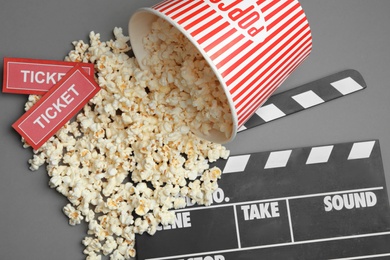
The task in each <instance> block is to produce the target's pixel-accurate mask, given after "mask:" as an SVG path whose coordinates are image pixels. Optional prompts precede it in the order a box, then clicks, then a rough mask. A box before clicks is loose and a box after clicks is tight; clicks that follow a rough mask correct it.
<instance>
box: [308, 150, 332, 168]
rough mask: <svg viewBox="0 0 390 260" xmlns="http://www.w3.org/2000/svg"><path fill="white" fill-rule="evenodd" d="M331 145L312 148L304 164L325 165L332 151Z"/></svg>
mask: <svg viewBox="0 0 390 260" xmlns="http://www.w3.org/2000/svg"><path fill="white" fill-rule="evenodd" d="M333 147H334V146H333V145H329V146H322V147H313V148H312V149H311V151H310V154H309V157H308V158H307V161H306V164H316V163H326V162H328V160H329V157H330V154H331V153H332V150H333Z"/></svg>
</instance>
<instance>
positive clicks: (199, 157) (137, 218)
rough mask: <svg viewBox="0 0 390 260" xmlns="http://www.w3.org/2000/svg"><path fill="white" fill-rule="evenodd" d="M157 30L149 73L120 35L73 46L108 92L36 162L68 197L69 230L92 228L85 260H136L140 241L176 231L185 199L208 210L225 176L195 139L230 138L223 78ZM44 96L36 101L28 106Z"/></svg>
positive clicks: (36, 155) (213, 154)
mask: <svg viewBox="0 0 390 260" xmlns="http://www.w3.org/2000/svg"><path fill="white" fill-rule="evenodd" d="M159 23H160V21H159V22H157V23H155V24H153V28H154V31H153V33H151V34H150V35H149V36H148V37H147V39H145V41H144V42H145V46H146V48H148V49H149V50H150V55H151V56H150V59H149V60H148V61H146V62H147V63H148V65H150V66H151V68H153V69H151V70H150V71H148V70H141V69H140V68H139V66H138V63H137V61H136V60H135V58H133V57H129V56H128V55H127V54H126V52H128V51H129V50H130V46H129V43H128V40H129V38H128V37H127V36H124V35H123V33H122V29H121V28H115V29H114V36H115V39H114V40H109V41H107V42H102V41H101V40H100V34H98V33H95V32H91V33H90V35H89V37H90V43H89V44H86V43H84V42H83V41H75V42H73V45H74V50H72V51H70V52H69V54H68V56H67V57H65V60H69V61H79V62H81V61H82V62H91V63H94V64H95V70H96V75H95V79H96V81H97V82H98V83H99V85H100V87H101V88H102V89H101V91H100V92H99V93H98V94H97V95H96V96H94V97H93V98H92V99H91V100H90V101H89V103H88V104H87V105H86V106H85V107H84V108H83V110H82V111H81V112H80V113H79V114H78V115H77V116H76V117H75V118H74V119H73V120H72V121H71V122H69V123H67V124H66V125H65V126H64V127H62V128H61V129H60V130H59V131H58V132H57V133H56V134H55V135H54V136H53V137H52V138H50V139H49V140H48V141H47V142H46V143H45V144H44V145H43V146H41V148H39V149H38V150H34V151H33V156H32V158H31V159H30V160H29V164H30V169H31V170H37V169H38V168H39V167H41V166H42V165H44V164H46V170H47V172H48V175H49V177H50V180H49V186H50V187H51V188H55V189H56V190H57V191H58V192H59V193H61V194H63V195H64V196H66V197H67V199H68V201H69V203H68V204H67V205H65V206H64V208H63V212H64V214H65V215H66V216H67V217H68V218H69V224H70V225H77V224H80V223H81V222H82V221H85V222H86V223H87V224H88V231H87V234H88V236H87V237H86V238H85V239H84V240H83V241H82V243H83V245H84V246H85V249H84V254H85V255H86V259H90V260H95V259H101V255H109V256H110V259H131V258H132V257H135V255H136V251H135V249H134V246H135V234H143V233H145V232H146V233H148V234H150V235H153V234H154V233H155V232H156V231H157V227H158V226H159V225H169V224H172V223H173V222H174V220H175V213H174V212H173V211H171V210H172V209H180V208H183V207H185V206H186V201H187V197H188V199H189V200H190V201H192V202H193V203H195V202H196V203H199V204H204V205H209V204H210V203H211V194H212V193H213V192H214V191H215V190H216V189H217V188H218V184H217V180H218V179H219V178H220V177H221V171H220V169H218V168H215V167H214V168H212V169H209V163H210V162H214V161H216V160H218V159H219V158H227V157H228V156H229V151H228V150H226V148H225V147H224V146H222V145H220V144H215V143H212V142H209V141H206V140H204V139H201V138H199V137H197V136H196V135H195V134H194V133H193V132H192V130H193V129H194V127H198V128H199V129H201V131H202V132H203V133H205V134H207V133H208V132H210V131H213V130H221V129H222V128H223V129H222V130H223V132H224V133H226V134H229V131H231V129H230V125H229V124H230V122H229V120H228V119H229V116H227V115H229V113H230V112H229V111H228V108H227V107H226V106H224V105H223V104H226V103H227V102H225V101H224V100H223V96H224V94H223V93H222V92H221V88H220V87H219V86H217V80H216V79H215V78H214V77H213V76H211V75H213V73H212V72H211V71H210V68H209V67H208V66H207V64H206V63H205V61H203V60H202V57H201V55H200V54H199V53H197V52H196V50H195V49H194V47H193V46H192V45H191V44H189V43H188V42H187V41H186V39H185V38H184V37H183V36H182V35H181V34H180V33H178V32H176V31H175V30H173V29H172V28H171V27H170V25H168V24H166V23H161V24H159ZM157 45H161V47H162V48H161V49H157ZM178 64H179V65H178ZM218 84H219V83H218ZM39 98H40V97H39V96H35V95H31V96H30V97H29V99H28V101H27V102H26V105H25V109H26V110H28V109H29V108H30V107H31V106H32V105H33V104H35V103H36V102H37V101H38V100H39ZM209 108H212V109H211V110H213V111H211V110H210V109H209ZM216 118H218V121H216V120H215V119H216ZM220 118H225V120H224V122H222V123H220ZM213 120H214V121H213ZM22 141H23V142H24V140H22ZM23 146H24V147H26V148H27V147H29V146H28V145H27V144H26V143H25V142H24V145H23Z"/></svg>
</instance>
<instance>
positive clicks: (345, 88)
mask: <svg viewBox="0 0 390 260" xmlns="http://www.w3.org/2000/svg"><path fill="white" fill-rule="evenodd" d="M330 85H332V86H333V87H334V88H335V89H337V90H338V91H339V92H340V93H341V94H343V95H348V94H350V93H353V92H356V91H359V90H361V89H363V87H362V86H361V85H360V84H359V83H357V82H356V81H355V80H353V79H352V78H351V77H348V78H345V79H342V80H338V81H335V82H333V83H330Z"/></svg>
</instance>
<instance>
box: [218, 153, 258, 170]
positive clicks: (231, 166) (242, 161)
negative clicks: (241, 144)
mask: <svg viewBox="0 0 390 260" xmlns="http://www.w3.org/2000/svg"><path fill="white" fill-rule="evenodd" d="M250 157H251V155H250V154H248V155H237V156H230V157H229V158H228V160H227V162H226V165H225V168H224V169H223V171H222V173H231V172H243V171H244V170H245V167H246V165H247V164H248V160H249V158H250Z"/></svg>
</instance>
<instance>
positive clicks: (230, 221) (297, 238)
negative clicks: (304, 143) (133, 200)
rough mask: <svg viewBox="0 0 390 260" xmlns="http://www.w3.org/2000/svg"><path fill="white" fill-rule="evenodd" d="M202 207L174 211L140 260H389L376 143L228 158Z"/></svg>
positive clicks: (388, 212) (141, 248)
mask: <svg viewBox="0 0 390 260" xmlns="http://www.w3.org/2000/svg"><path fill="white" fill-rule="evenodd" d="M217 165H218V166H219V167H221V169H222V170H223V175H222V178H221V179H220V180H219V188H218V190H217V191H216V192H215V193H214V195H213V204H212V205H211V206H208V207H204V206H197V205H192V206H190V205H189V206H188V207H187V208H184V209H180V210H177V211H175V214H176V221H175V223H174V224H173V225H171V226H166V227H162V228H161V229H162V230H160V231H157V233H156V234H155V235H154V236H152V237H151V236H149V235H142V236H137V240H136V241H137V249H138V251H137V252H138V253H137V254H138V260H144V259H159V260H163V259H175V260H179V259H185V260H233V259H234V260H236V259H240V260H241V259H244V260H245V259H271V260H275V259H276V260H278V259H283V260H284V259H299V260H302V259H316V260H317V259H371V258H375V259H389V258H390V246H389V245H390V207H389V200H388V195H387V189H386V182H385V175H384V170H383V165H382V159H381V153H380V147H379V141H378V140H370V141H359V142H353V143H342V144H335V145H325V146H316V147H306V148H298V149H286V150H281V151H272V152H261V153H253V154H244V155H237V156H231V157H229V158H228V159H227V160H220V161H218V163H217Z"/></svg>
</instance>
